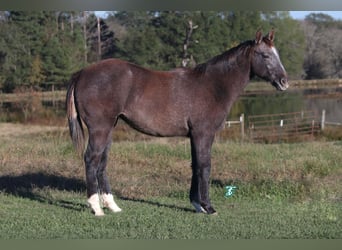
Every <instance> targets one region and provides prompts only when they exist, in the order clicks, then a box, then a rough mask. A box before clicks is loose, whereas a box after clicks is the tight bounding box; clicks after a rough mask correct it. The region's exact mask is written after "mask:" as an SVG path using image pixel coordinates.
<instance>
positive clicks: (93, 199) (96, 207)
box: [88, 194, 104, 216]
mask: <svg viewBox="0 0 342 250" xmlns="http://www.w3.org/2000/svg"><path fill="white" fill-rule="evenodd" d="M88 204H89V205H90V207H91V210H93V212H94V214H95V216H104V212H103V210H102V208H101V206H100V199H99V195H98V194H93V195H92V196H90V197H89V199H88Z"/></svg>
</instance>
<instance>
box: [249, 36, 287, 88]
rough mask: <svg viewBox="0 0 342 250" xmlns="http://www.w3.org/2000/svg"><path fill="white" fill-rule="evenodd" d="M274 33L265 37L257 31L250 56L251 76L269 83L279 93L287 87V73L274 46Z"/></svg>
mask: <svg viewBox="0 0 342 250" xmlns="http://www.w3.org/2000/svg"><path fill="white" fill-rule="evenodd" d="M273 41H274V31H273V30H272V31H271V32H270V33H268V34H267V35H266V36H264V37H263V36H262V33H261V32H260V31H258V32H257V33H256V37H255V45H254V48H253V55H252V74H253V75H257V76H258V77H260V78H262V79H264V80H266V81H269V82H271V83H272V85H273V86H274V87H275V88H276V89H278V90H281V91H284V90H286V89H287V88H288V87H289V83H288V80H287V73H286V70H285V68H284V66H283V64H282V63H281V61H280V57H279V54H278V51H277V49H276V48H275V46H274V43H273Z"/></svg>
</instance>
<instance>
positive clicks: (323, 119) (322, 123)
mask: <svg viewBox="0 0 342 250" xmlns="http://www.w3.org/2000/svg"><path fill="white" fill-rule="evenodd" d="M324 127H325V109H323V110H322V119H321V130H322V131H323V130H324Z"/></svg>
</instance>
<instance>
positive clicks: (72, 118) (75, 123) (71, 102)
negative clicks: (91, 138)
mask: <svg viewBox="0 0 342 250" xmlns="http://www.w3.org/2000/svg"><path fill="white" fill-rule="evenodd" d="M81 72H82V71H78V72H76V73H75V74H73V75H72V77H71V79H70V82H69V87H68V90H67V95H66V108H67V117H68V124H69V132H70V137H71V139H72V142H73V144H74V147H75V148H76V150H77V152H78V153H79V154H80V155H82V154H83V153H84V149H85V137H84V130H83V126H82V120H81V117H80V115H79V113H78V110H77V103H76V99H75V94H74V92H75V85H76V83H77V82H78V80H79V78H80V75H81Z"/></svg>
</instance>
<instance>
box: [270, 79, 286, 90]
mask: <svg viewBox="0 0 342 250" xmlns="http://www.w3.org/2000/svg"><path fill="white" fill-rule="evenodd" d="M272 85H273V86H274V87H275V88H276V89H277V90H280V91H284V90H287V89H288V87H289V82H288V80H287V78H281V79H280V80H275V81H273V82H272Z"/></svg>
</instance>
